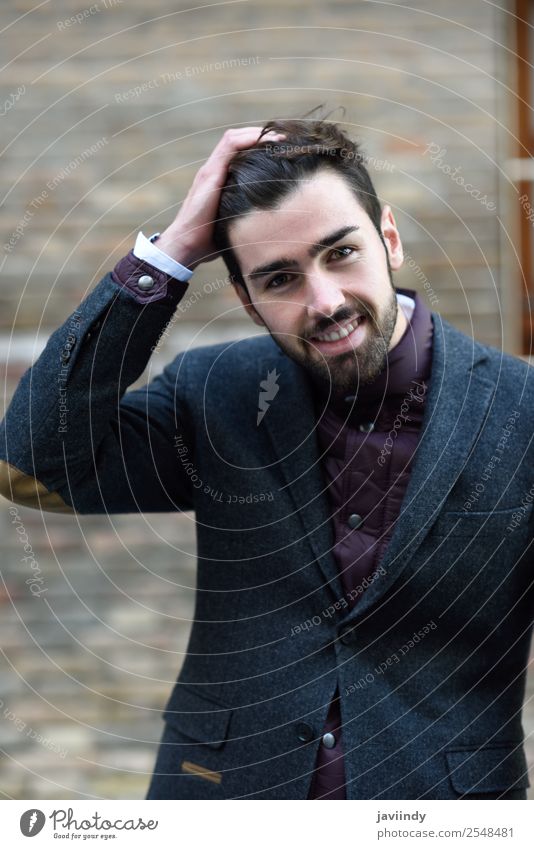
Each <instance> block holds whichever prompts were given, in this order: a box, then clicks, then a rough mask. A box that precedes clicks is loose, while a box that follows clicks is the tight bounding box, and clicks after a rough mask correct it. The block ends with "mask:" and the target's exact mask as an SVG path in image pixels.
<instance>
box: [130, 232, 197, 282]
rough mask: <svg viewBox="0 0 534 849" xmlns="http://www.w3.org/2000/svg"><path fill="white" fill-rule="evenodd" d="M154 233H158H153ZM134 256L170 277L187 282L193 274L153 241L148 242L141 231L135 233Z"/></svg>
mask: <svg viewBox="0 0 534 849" xmlns="http://www.w3.org/2000/svg"><path fill="white" fill-rule="evenodd" d="M153 235H154V236H155V235H159V234H156V233H154V234H153ZM133 253H134V256H136V257H137V258H138V259H144V260H145V262H148V263H150V265H153V266H154V267H155V268H158V269H159V270H160V271H164V272H165V274H170V275H171V277H176V279H177V280H183V281H185V282H187V281H188V280H190V278H191V277H192V276H193V272H192V270H191V269H190V268H186V266H185V265H182V264H181V263H180V262H177V261H176V260H175V259H173V258H172V257H171V256H169V255H168V254H166V253H165V252H164V251H162V250H161V248H158V247H156V245H155V244H154V242H150V241H149V240H148V239H147V237H146V236H145V235H144V234H143V233H138V234H137V239H136V240H135V245H134V249H133Z"/></svg>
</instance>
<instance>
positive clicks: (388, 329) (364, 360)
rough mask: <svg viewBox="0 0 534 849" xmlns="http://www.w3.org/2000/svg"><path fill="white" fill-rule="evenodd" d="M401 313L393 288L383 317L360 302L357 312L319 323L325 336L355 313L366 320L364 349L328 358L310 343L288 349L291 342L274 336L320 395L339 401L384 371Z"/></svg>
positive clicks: (348, 312)
mask: <svg viewBox="0 0 534 849" xmlns="http://www.w3.org/2000/svg"><path fill="white" fill-rule="evenodd" d="M398 309H399V305H398V302H397V298H396V295H395V290H394V288H393V286H392V288H391V297H390V299H389V300H388V302H387V303H386V304H385V305H384V306H383V308H382V310H381V311H380V314H379V315H374V314H373V312H372V310H371V309H370V308H369V307H368V306H367V305H366V304H364V303H362V302H358V304H357V305H356V307H355V309H352V310H350V311H349V310H348V308H347V307H345V308H344V309H343V310H339V312H338V313H337V314H336V315H334V316H332V317H330V318H329V319H328V320H326V319H325V320H324V321H323V322H322V323H319V324H318V327H317V332H323V330H324V329H326V328H327V326H328V327H330V328H331V329H335V328H336V325H335V322H342V321H344V320H345V319H349V318H351V317H352V316H353V315H354V313H355V312H358V313H360V314H362V315H364V316H365V338H364V339H363V341H362V342H361V343H360V345H359V346H358V347H357V348H356V349H354V350H351V351H345V352H344V353H342V354H337V355H331V356H328V357H327V356H323V355H322V354H321V353H320V352H319V351H318V350H316V349H312V348H311V343H310V342H309V340H307V339H300V340H299V343H298V347H295V346H293V345H291V344H289V345H288V343H287V338H282V337H278V336H276V334H273V333H271V335H272V337H273V339H274V340H275V342H276V343H277V345H278V346H279V347H280V348H281V349H282V351H283V352H284V353H285V354H287V356H288V357H291V359H292V360H294V361H295V362H297V363H298V364H299V365H301V366H302V367H303V368H304V369H305V370H306V372H307V373H308V375H309V377H310V379H311V380H312V382H313V383H314V384H315V386H316V387H317V389H318V390H319V392H321V393H322V394H324V395H327V396H330V397H331V398H333V399H336V400H339V399H342V398H344V397H345V395H349V394H350V395H356V394H357V392H358V387H359V386H362V385H365V384H368V383H372V381H373V380H375V379H376V377H378V375H379V374H380V372H381V371H383V369H384V367H385V365H386V360H387V354H388V350H389V344H390V342H391V337H392V336H393V332H394V330H395V325H396V323H397V312H398ZM303 346H304V347H303Z"/></svg>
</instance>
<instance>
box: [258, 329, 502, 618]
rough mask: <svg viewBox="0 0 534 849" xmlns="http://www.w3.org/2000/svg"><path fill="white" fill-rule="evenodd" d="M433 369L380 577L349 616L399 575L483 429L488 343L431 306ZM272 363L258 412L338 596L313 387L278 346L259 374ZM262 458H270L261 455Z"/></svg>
mask: <svg viewBox="0 0 534 849" xmlns="http://www.w3.org/2000/svg"><path fill="white" fill-rule="evenodd" d="M431 316H432V322H433V331H434V332H433V353H432V370H431V374H430V380H429V388H428V394H427V398H426V405H425V413H424V418H423V422H422V425H421V433H420V438H419V443H418V448H417V452H416V456H415V459H414V463H413V466H412V473H411V476H410V480H409V483H408V486H407V489H406V492H405V495H404V499H403V502H402V505H401V510H400V514H399V518H398V520H397V522H396V525H395V529H394V532H393V536H392V538H391V540H390V542H389V545H388V547H387V549H386V551H385V554H384V557H383V559H382V561H381V564H380V565H381V566H382V567H383V569H384V572H383V574H382V577H381V579H380V581H375V582H373V584H372V585H371V586H370V587H369V588H368V589H367V590H366V592H365V593H364V595H363V596H362V598H361V600H360V602H359V603H358V605H357V606H356V607H355V608H354V610H353V611H351V612H350V614H349V615H348V616H347V621H348V620H349V619H350V620H353V619H354V618H356V617H357V616H358V617H359V616H361V615H362V614H363V613H364V612H365V611H366V610H367V609H368V608H369V607H370V606H371V605H372V604H373V603H375V602H376V600H377V598H379V597H380V596H382V595H383V593H384V592H385V591H386V590H387V589H388V588H389V586H391V584H392V583H393V582H394V581H395V580H397V578H398V577H399V575H400V574H401V573H402V571H403V570H404V569H405V568H406V566H407V565H408V563H409V561H410V560H411V558H412V557H413V556H414V554H415V553H416V551H417V549H418V548H419V546H420V545H421V543H422V542H423V540H424V539H425V537H426V535H427V534H428V532H429V530H430V528H431V527H432V525H433V524H434V522H435V520H436V518H437V516H438V515H439V512H440V510H441V509H442V507H443V503H444V501H445V499H446V498H447V495H448V494H449V492H450V490H451V489H452V487H453V486H454V484H455V482H456V481H457V479H458V477H459V475H460V474H461V472H462V469H463V467H464V464H465V462H466V460H467V458H468V456H469V453H470V451H471V448H472V446H473V444H474V443H475V441H476V439H477V437H478V434H479V432H480V430H481V428H482V425H483V422H484V418H485V415H486V411H487V409H488V405H489V402H490V399H491V396H492V393H493V391H494V382H493V381H492V380H490V379H488V378H487V377H486V376H485V368H484V365H483V364H484V361H486V360H487V359H488V354H487V349H486V348H485V347H484V346H483V345H481V344H480V343H478V342H476V341H474V340H472V339H470V338H469V337H468V336H465V335H464V334H463V333H460V331H458V330H456V329H455V328H454V327H453V326H452V325H450V324H449V323H448V322H446V321H444V320H443V319H442V318H441V317H440V316H439V315H438V314H437V313H432V314H431ZM272 368H276V370H277V372H278V373H279V375H280V377H279V392H280V396H279V397H278V398H276V402H275V403H273V404H272V405H271V406H270V408H269V409H268V411H267V413H266V415H265V416H264V418H263V420H262V422H261V425H260V427H264V428H265V430H266V432H267V434H268V438H269V442H270V447H271V450H272V454H273V458H274V461H275V463H276V462H278V465H279V470H280V476H281V488H283V489H288V491H289V493H290V495H291V497H292V499H293V502H294V505H295V509H296V512H297V513H298V516H299V520H300V522H301V524H302V527H303V530H304V532H305V534H306V535H307V538H308V541H309V544H310V546H311V550H312V553H313V555H314V558H315V559H316V561H317V563H318V565H319V568H320V570H321V573H322V577H323V578H324V580H325V581H326V583H327V585H328V586H329V588H330V591H331V592H332V594H333V596H334V597H335V598H336V599H340V598H342V597H343V596H344V591H343V587H342V584H341V580H340V577H339V574H338V569H337V564H336V561H335V558H334V555H333V545H334V535H333V527H332V523H331V519H330V510H329V503H328V497H327V493H326V479H325V477H324V476H323V469H322V462H323V461H322V457H321V454H320V449H319V443H318V439H317V432H316V420H315V408H314V400H313V388H312V386H311V383H310V381H309V378H308V377H307V374H306V372H305V370H304V369H303V368H302V367H301V366H299V365H298V364H297V363H295V362H294V361H293V360H291V359H290V358H289V357H287V355H286V354H284V353H283V352H282V351H281V350H280V349H279V348H276V351H275V353H274V354H269V355H266V356H264V357H259V358H258V375H259V378H264V377H265V375H266V373H267V371H268V370H270V369H272ZM266 462H270V459H269V458H266Z"/></svg>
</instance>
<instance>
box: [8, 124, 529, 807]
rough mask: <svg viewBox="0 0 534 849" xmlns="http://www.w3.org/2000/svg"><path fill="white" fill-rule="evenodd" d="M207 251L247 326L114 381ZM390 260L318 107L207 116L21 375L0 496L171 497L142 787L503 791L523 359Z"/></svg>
mask: <svg viewBox="0 0 534 849" xmlns="http://www.w3.org/2000/svg"><path fill="white" fill-rule="evenodd" d="M216 256H222V258H223V259H224V261H225V263H226V265H227V268H228V271H229V274H230V278H231V281H232V284H233V286H234V288H235V291H236V293H237V295H238V297H239V299H240V300H241V302H242V304H243V306H244V308H245V310H246V311H247V313H248V315H249V316H250V317H251V319H252V320H253V321H254V322H255V323H256V324H258V325H260V326H262V327H264V328H265V329H266V331H267V332H266V333H265V334H262V335H259V336H255V337H251V338H250V339H247V340H244V341H240V342H235V343H231V344H219V345H211V346H204V347H199V348H196V349H193V350H190V351H184V352H182V353H181V354H179V355H178V356H177V357H176V358H175V359H174V360H173V361H172V362H171V363H169V364H168V365H167V366H166V367H165V369H164V371H163V373H162V374H161V375H158V376H157V377H156V378H154V379H153V380H151V381H150V382H149V383H148V384H146V385H145V386H143V387H141V388H140V389H136V390H133V391H128V392H127V391H126V390H127V388H128V386H130V385H131V384H132V383H133V382H134V381H135V380H136V379H137V378H138V377H139V375H140V374H141V373H142V372H143V370H144V368H145V366H146V364H147V362H148V360H149V358H150V354H151V352H152V350H153V349H154V347H155V345H156V344H157V341H158V339H159V338H160V337H161V334H162V333H163V332H165V331H166V328H167V325H168V324H169V322H170V321H171V319H172V317H173V313H174V312H175V310H176V306H177V304H178V303H179V301H180V300H181V298H183V296H184V294H185V291H186V288H187V284H188V281H189V279H190V277H191V275H192V273H193V270H194V269H195V268H196V267H197V266H198V265H199V264H200V263H202V262H208V261H209V260H211V259H213V258H214V257H216ZM402 261H403V254H402V245H401V239H400V236H399V232H398V230H397V227H396V224H395V219H394V216H393V214H392V211H391V208H390V207H389V206H387V205H384V206H383V207H382V205H381V204H380V201H379V199H378V197H377V195H376V192H375V190H374V187H373V184H372V181H371V179H370V176H369V174H368V172H367V169H366V167H365V162H364V157H363V155H362V154H361V152H360V150H359V148H358V146H357V144H356V143H355V142H353V141H351V140H350V139H349V138H348V137H347V136H346V134H345V133H343V132H342V130H341V129H340V128H339V127H338V126H336V125H335V124H332V123H329V122H327V121H316V120H285V121H273V122H270V123H269V124H267V125H265V127H263V128H259V127H248V128H243V129H238V130H237V129H236V130H229V131H227V132H226V133H225V134H224V136H223V138H222V139H221V141H220V142H219V144H218V145H217V146H216V148H215V149H214V151H213V153H212V154H211V156H210V157H209V159H208V160H207V162H206V163H205V165H203V166H202V168H201V169H200V170H199V172H198V174H197V175H196V177H195V180H194V182H193V185H192V187H191V190H190V192H189V193H188V195H187V197H186V198H185V200H184V202H183V204H182V206H181V208H180V211H179V213H178V214H177V216H176V218H175V220H174V221H173V222H172V224H171V225H170V226H169V227H168V228H167V229H166V230H165V231H164V232H163V233H161V234H154V236H152V237H151V238H150V239H147V238H146V237H145V236H144V235H143V234H142V233H140V234H139V236H138V239H137V241H136V244H135V247H134V249H133V250H132V251H130V253H129V254H128V255H127V256H126V257H124V258H123V259H122V260H120V261H119V262H118V263H117V265H116V267H115V268H114V270H113V271H112V272H110V273H108V274H106V276H105V277H104V278H103V279H102V280H101V281H100V283H99V284H98V285H97V286H96V288H95V289H94V290H93V291H92V292H91V293H90V295H89V296H88V297H87V298H86V299H85V300H84V301H83V302H82V304H81V305H80V306H79V308H78V309H77V310H76V312H75V313H74V314H73V316H71V317H70V318H69V319H67V321H66V322H65V323H64V324H63V325H62V327H60V328H59V329H58V330H57V331H56V332H55V333H54V334H53V335H52V336H51V338H50V340H49V342H48V344H47V346H46V348H45V350H44V351H43V353H42V354H41V356H40V357H39V359H38V360H37V361H36V362H35V363H34V365H33V366H32V367H31V369H29V370H28V371H27V372H26V373H25V375H24V376H23V377H22V379H21V381H20V384H19V386H18V387H17V390H16V392H15V395H14V397H13V400H12V402H11V405H10V407H9V409H8V411H7V414H6V417H5V419H4V422H3V423H2V434H1V435H2V441H1V446H2V447H1V451H2V458H3V462H2V469H1V471H2V492H3V494H4V495H5V496H6V497H7V498H9V499H11V500H12V501H15V502H17V503H20V504H22V505H26V506H32V507H37V508H41V509H45V510H57V511H62V512H67V513H76V512H77V513H107V512H109V513H125V512H150V511H152V512H156V511H186V510H191V511H195V518H196V527H197V546H198V555H199V556H198V573H197V599H196V608H195V617H194V622H193V626H192V630H191V636H190V640H189V645H188V650H187V653H186V656H185V659H184V663H183V666H182V668H181V670H180V674H179V676H178V680H177V682H176V685H175V687H174V689H173V691H172V693H171V695H170V698H169V700H168V703H167V706H166V709H165V711H164V719H165V723H166V724H165V730H164V734H163V738H162V741H161V745H160V748H159V751H158V755H157V760H156V764H155V769H154V774H153V776H152V779H151V782H150V787H149V790H148V798H150V799H195V798H196V799H236V798H261V799H322V800H327V799H378V798H382V799H463V798H470V799H476V798H481V799H501V798H502V799H524V798H526V787H527V786H528V775H527V765H526V760H525V755H524V750H523V730H522V726H521V709H522V700H523V693H524V682H525V675H526V668H527V664H528V656H529V644H530V634H531V625H532V619H533V612H534V598H533V586H532V584H533V558H532V539H533V517H532V498H529V493H530V492H531V491H532V482H533V481H532V479H533V468H534V462H533V446H532V420H533V411H534V390H533V377H532V370H531V369H530V368H529V367H528V366H527V365H526V364H524V363H522V362H521V361H520V360H518V359H516V358H514V357H511V356H507V355H504V354H502V352H500V351H498V350H496V349H492V348H489V347H487V346H484V345H481V344H480V343H478V342H476V341H474V340H472V339H470V338H468V337H466V336H464V335H463V334H462V333H460V332H459V331H457V330H456V329H455V328H453V327H452V326H451V325H450V324H449V323H448V322H446V321H444V320H443V319H441V317H440V316H439V315H438V314H437V313H434V312H431V311H430V310H429V309H428V307H427V305H426V303H425V301H424V298H423V297H421V296H420V295H419V294H417V293H416V292H415V291H412V290H400V289H396V288H395V287H394V285H393V272H394V271H396V270H397V269H398V268H400V266H401V265H402ZM176 332H178V333H179V323H178V326H177V330H176ZM58 370H59V374H58ZM56 383H58V384H59V387H58V392H59V396H58V399H56V398H55V397H54V391H53V390H52V391H51V389H50V387H51V386H56ZM65 396H66V398H67V399H68V403H66V401H65ZM258 405H259V407H260V410H261V413H262V415H258ZM65 411H67V412H65Z"/></svg>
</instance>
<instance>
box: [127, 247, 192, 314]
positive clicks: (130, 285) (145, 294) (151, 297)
mask: <svg viewBox="0 0 534 849" xmlns="http://www.w3.org/2000/svg"><path fill="white" fill-rule="evenodd" d="M111 277H112V279H113V281H114V282H115V283H117V284H118V285H119V286H121V287H122V288H123V289H126V291H127V292H128V293H129V294H131V295H132V296H133V297H134V298H135V300H136V301H137V302H138V303H140V304H150V303H152V302H153V301H161V300H163V299H164V298H165V299H166V300H167V301H176V302H178V301H179V300H180V298H181V297H182V296H183V295H184V293H185V290H186V289H187V286H188V282H186V281H185V280H178V279H177V278H176V277H172V276H171V275H170V274H166V273H165V272H164V271H161V270H160V269H159V268H156V267H155V266H154V265H150V263H148V262H146V261H145V260H144V259H139V257H136V256H135V254H134V252H133V250H132V251H130V252H129V253H128V254H126V256H124V257H123V258H122V259H120V260H119V262H118V263H117V265H116V266H115V268H114V269H113V271H112V272H111ZM169 284H170V285H169Z"/></svg>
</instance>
